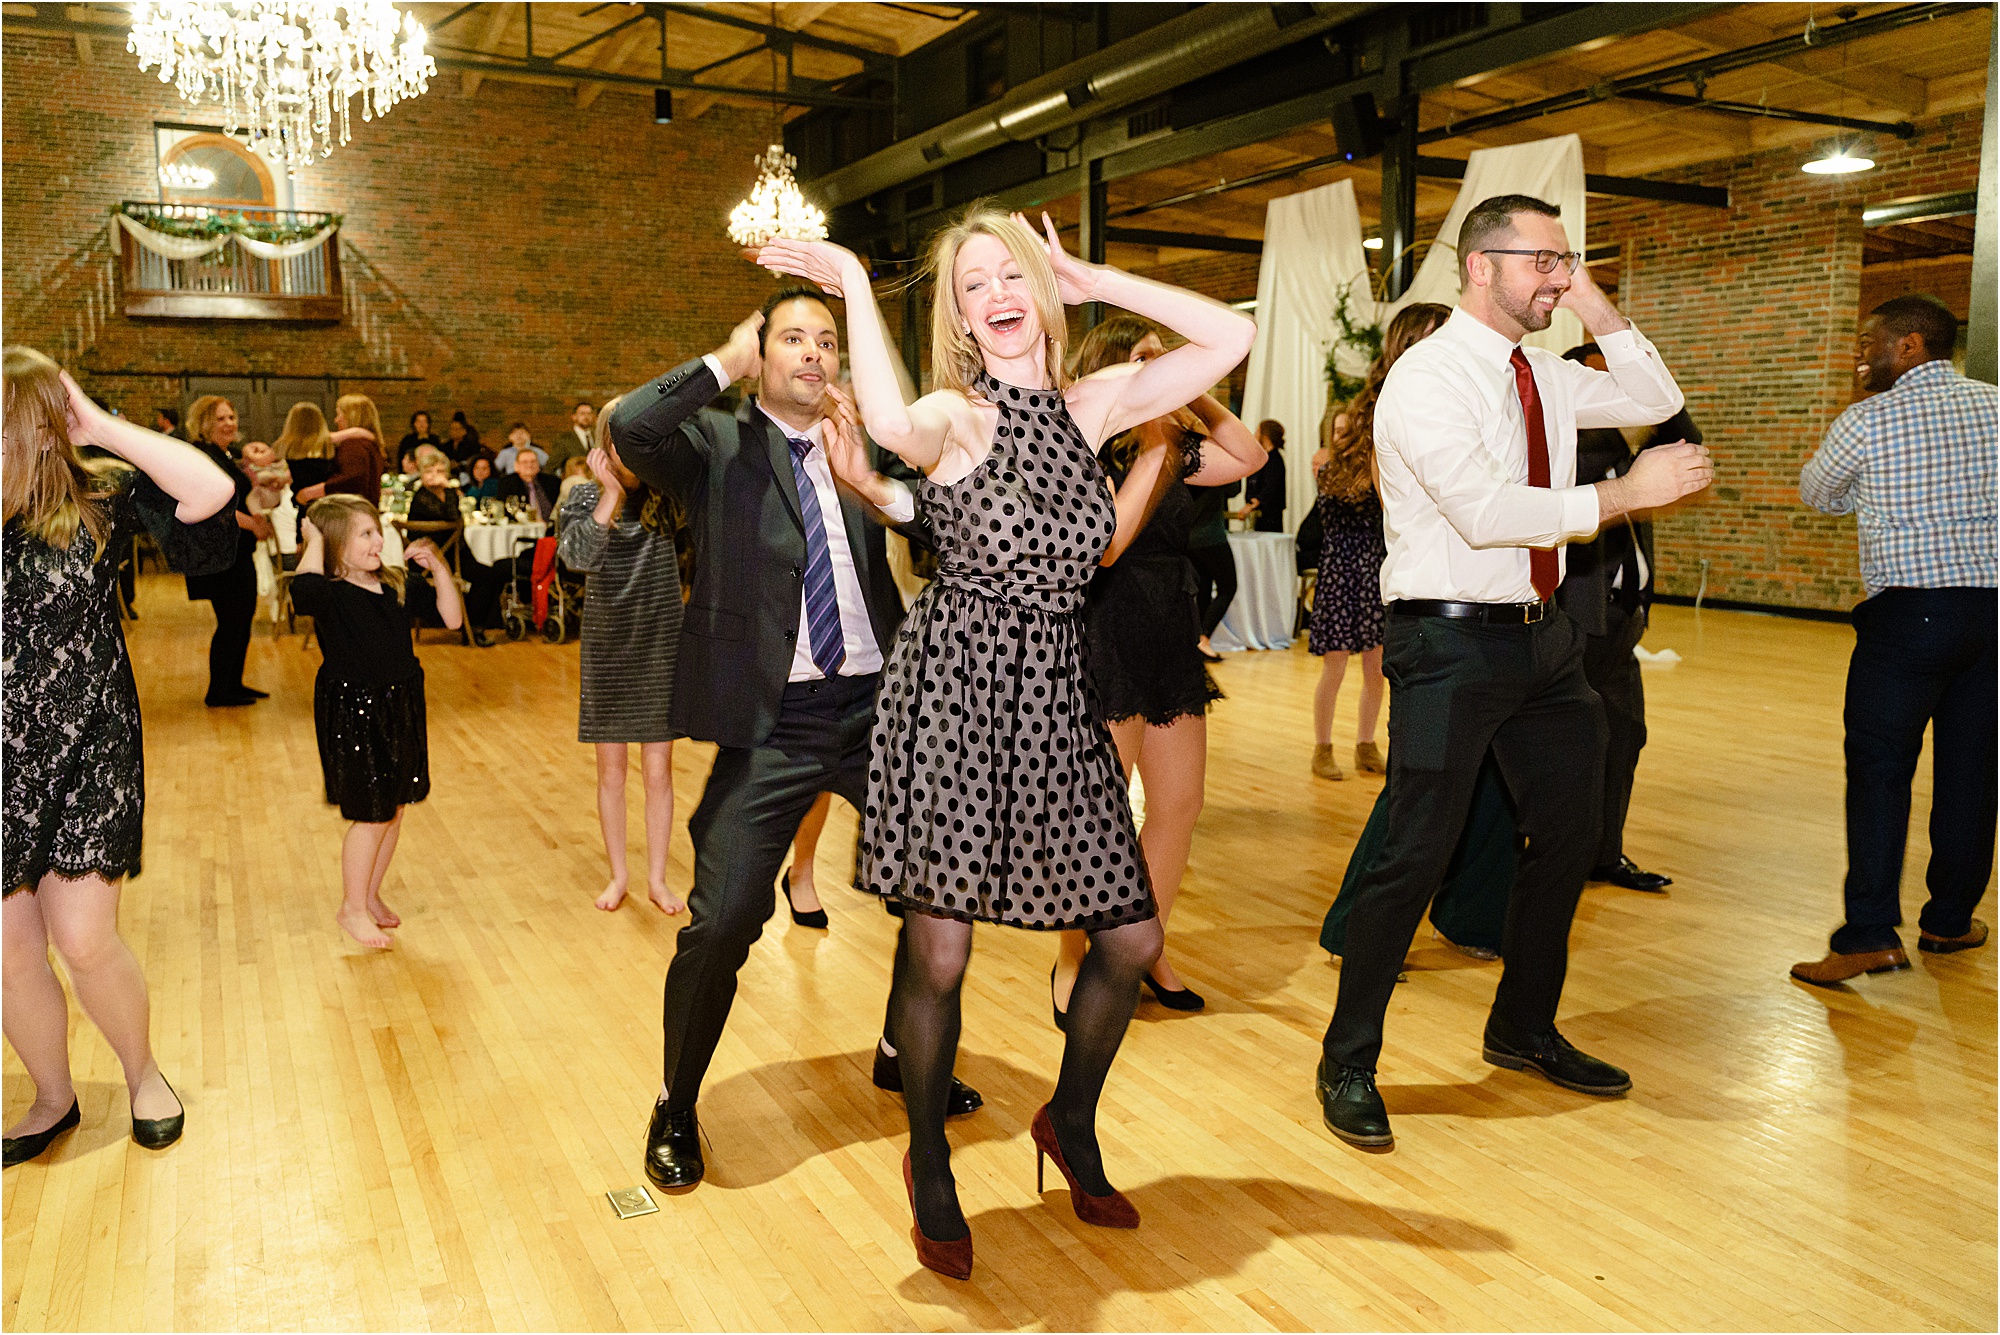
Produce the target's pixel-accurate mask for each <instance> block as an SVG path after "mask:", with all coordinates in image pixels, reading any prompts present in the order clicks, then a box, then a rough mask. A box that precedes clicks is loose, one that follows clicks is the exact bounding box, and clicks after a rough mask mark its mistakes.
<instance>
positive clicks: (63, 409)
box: [0, 344, 123, 557]
mask: <svg viewBox="0 0 2000 1335" xmlns="http://www.w3.org/2000/svg"><path fill="white" fill-rule="evenodd" d="M0 377H4V379H5V380H6V382H7V388H6V408H5V423H6V433H5V434H6V438H7V443H6V454H5V458H4V460H0V464H4V474H5V475H4V478H0V492H4V497H5V500H4V508H5V511H6V522H7V523H10V524H11V523H13V522H14V521H15V520H16V519H19V520H20V521H21V527H22V528H23V529H24V530H25V531H26V532H27V533H28V535H29V536H30V537H34V538H39V539H41V540H42V541H43V542H45V543H47V544H48V545H49V546H51V547H57V548H61V549H62V550H64V551H68V550H69V546H70V544H71V543H72V542H74V541H75V540H76V531H77V530H78V529H79V528H81V529H84V530H86V531H88V532H89V534H90V536H91V540H92V541H94V542H95V543H96V544H97V556H99V557H101V556H103V555H104V552H105V547H106V545H107V544H108V543H109V542H110V540H111V517H110V515H108V514H107V513H106V512H105V506H104V501H105V499H106V498H107V497H109V496H110V495H111V493H112V492H113V491H114V490H115V489H116V487H117V483H116V481H115V478H116V477H117V475H118V474H119V473H120V472H121V471H123V466H122V465H119V464H116V463H110V462H107V463H101V464H87V463H85V462H84V461H83V460H82V459H81V458H79V457H78V455H77V452H76V447H75V446H74V445H72V444H71V443H70V439H69V391H68V390H67V389H64V388H63V382H62V373H61V371H60V369H59V368H58V367H57V366H56V364H55V363H54V362H53V361H51V360H49V359H48V358H47V357H45V356H43V355H42V354H41V353H39V352H36V351H35V350H34V349H33V348H30V347H24V346H22V345H20V344H14V345H12V346H10V347H8V348H7V349H5V351H4V353H0Z"/></svg>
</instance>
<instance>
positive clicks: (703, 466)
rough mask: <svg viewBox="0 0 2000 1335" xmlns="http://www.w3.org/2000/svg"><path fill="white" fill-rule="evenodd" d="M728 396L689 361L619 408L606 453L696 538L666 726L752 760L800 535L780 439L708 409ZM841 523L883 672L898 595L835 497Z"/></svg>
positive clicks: (790, 600)
mask: <svg viewBox="0 0 2000 1335" xmlns="http://www.w3.org/2000/svg"><path fill="white" fill-rule="evenodd" d="M725 388H726V386H724V385H720V384H718V383H716V376H715V373H714V372H712V371H710V370H709V369H708V364H707V363H706V362H704V361H703V360H702V359H701V358H699V357H697V358H695V359H694V360H693V361H691V362H687V363H684V364H683V365H680V366H677V367H675V368H674V369H673V370H671V371H669V372H667V373H666V374H665V375H663V376H661V377H659V378H658V379H657V380H654V381H652V382H650V383H649V384H646V385H644V386H642V387H640V388H639V389H635V390H633V391H632V392H631V393H629V394H627V395H626V396H625V397H624V398H623V399H622V400H620V401H619V404H618V407H617V409H616V410H615V411H614V412H613V413H612V415H611V439H612V441H613V442H614V443H615V444H616V445H617V446H618V457H619V458H620V459H622V460H623V461H624V463H625V466H626V467H627V468H629V469H631V470H632V471H633V472H634V473H636V474H638V475H639V477H640V478H641V479H643V480H644V481H646V482H649V483H651V484H652V485H653V486H656V487H659V488H661V489H663V490H667V491H671V492H673V493H674V494H675V495H676V496H678V497H679V498H680V501H681V504H682V505H683V506H684V507H685V508H686V510H687V516H688V525H689V527H690V528H691V529H692V530H693V533H694V543H695V554H696V560H695V577H694V589H693V591H692V593H691V594H690V596H689V599H688V607H687V615H686V617H685V618H684V619H683V620H682V622H681V645H680V657H679V663H678V668H677V672H678V678H677V680H676V681H675V683H674V698H673V708H672V713H671V718H672V721H673V725H674V727H675V729H676V730H678V731H679V732H681V733H683V734H685V735H686V736H689V737H693V738H695V739H697V740H699V741H710V742H715V743H716V744H717V745H720V746H734V747H750V746H757V745H759V744H760V743H762V742H763V741H764V740H765V739H766V738H768V737H769V736H770V735H771V730H772V729H773V728H775V727H776V726H777V723H778V713H779V710H780V709H781V708H782V705H783V697H784V692H785V679H786V678H787V677H788V676H790V675H791V668H792V656H793V654H794V652H795V650H796V648H797V644H798V637H799V598H800V596H801V590H802V589H803V588H804V579H805V568H806V532H805V520H804V519H803V518H802V517H801V515H800V512H799V495H798V484H797V483H796V482H795V481H794V480H793V476H792V460H791V450H790V447H788V446H787V445H786V444H785V439H784V436H783V435H781V434H780V433H779V432H778V431H777V430H776V429H775V428H773V427H772V425H771V421H770V419H769V418H768V417H766V416H764V414H762V413H756V414H754V415H752V416H751V417H749V418H747V419H746V420H742V421H739V420H737V419H736V418H733V417H729V416H726V415H725V414H723V413H720V412H717V411H714V410H713V409H709V408H707V406H706V405H707V404H708V403H709V401H710V400H712V399H714V398H715V397H716V395H718V394H720V393H721V392H722V391H723V390H724V389H725ZM840 512H841V513H840V517H841V520H842V522H843V523H844V524H845V525H846V527H847V544H848V548H849V550H850V551H852V552H853V553H854V564H855V574H856V575H858V576H859V577H860V583H861V590H862V593H863V595H864V596H865V597H866V599H867V601H868V616H869V620H870V622H871V624H872V626H873V628H874V631H875V643H876V644H877V645H878V646H879V647H880V648H881V650H882V656H883V658H884V659H886V658H887V657H888V655H889V650H890V647H891V646H892V645H893V644H894V643H895V638H896V627H897V625H898V624H900V623H901V621H902V619H903V599H902V595H901V594H900V593H899V592H898V591H897V589H896V581H895V577H894V576H893V575H892V574H891V573H890V570H889V562H888V560H887V558H886V554H885V546H884V542H883V536H882V534H881V533H880V531H879V530H877V529H876V526H875V525H874V524H871V523H869V522H868V519H867V516H866V511H865V509H864V507H863V506H862V505H861V504H860V503H859V502H858V501H856V500H855V499H854V498H853V497H851V496H849V495H848V494H847V493H846V491H845V490H843V491H842V493H841V505H840ZM913 528H917V526H914V525H912V526H908V527H905V528H904V530H903V531H905V532H910V531H911V530H912V529H913ZM917 531H918V533H919V534H920V533H921V529H920V528H918V529H917Z"/></svg>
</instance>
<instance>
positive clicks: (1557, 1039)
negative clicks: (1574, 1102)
mask: <svg viewBox="0 0 2000 1335" xmlns="http://www.w3.org/2000/svg"><path fill="white" fill-rule="evenodd" d="M1484 1055H1485V1057H1486V1060H1487V1061H1489V1062H1491V1063H1492V1064H1493V1065H1495V1066H1504V1067H1506V1068H1507V1069H1508V1070H1510V1071H1534V1072H1537V1073H1538V1074H1540V1075H1543V1076H1545V1077H1547V1078H1548V1080H1549V1081H1550V1082H1551V1083H1553V1084H1558V1085H1561V1086H1562V1087H1563V1088H1564V1089H1573V1090H1575V1091H1576V1092H1577V1093H1579V1094H1596V1095H1600V1096H1608V1095H1612V1094H1623V1093H1624V1092H1625V1091H1626V1090H1628V1089H1630V1088H1632V1077H1631V1076H1629V1075H1627V1074H1626V1073H1625V1072H1623V1071H1621V1070H1619V1069H1618V1068H1617V1067H1616V1066H1613V1065H1612V1064H1611V1063H1610V1062H1606V1061H1599V1060H1598V1059H1597V1058H1595V1057H1593V1056H1591V1055H1590V1054H1589V1053H1586V1052H1580V1051H1578V1050H1577V1048H1576V1047H1575V1046H1574V1045H1573V1044H1571V1043H1570V1041H1569V1040H1568V1039H1566V1038H1564V1037H1563V1036H1562V1035H1561V1034H1559V1033H1557V1032H1556V1027H1555V1026H1554V1025H1550V1026H1549V1027H1548V1028H1547V1029H1544V1030H1543V1031H1542V1032H1541V1033H1539V1034H1535V1035H1532V1036H1530V1037H1529V1038H1526V1039H1522V1040H1517V1041H1510V1040H1508V1039H1506V1038H1504V1037H1502V1036H1500V1035H1497V1034H1495V1033H1494V1031H1493V1026H1492V1024H1490V1023H1489V1024H1488V1025H1487V1026H1486V1041H1485V1052H1484Z"/></svg>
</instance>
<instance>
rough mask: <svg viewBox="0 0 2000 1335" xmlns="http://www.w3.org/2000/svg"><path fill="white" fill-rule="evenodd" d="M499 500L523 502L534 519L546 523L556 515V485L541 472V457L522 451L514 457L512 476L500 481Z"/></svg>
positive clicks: (526, 450)
mask: <svg viewBox="0 0 2000 1335" xmlns="http://www.w3.org/2000/svg"><path fill="white" fill-rule="evenodd" d="M500 499H501V500H503V501H524V502H526V504H527V506H528V508H529V509H530V510H532V511H534V514H535V518H537V519H540V520H543V521H545V522H546V521H547V520H549V519H552V518H554V517H555V513H556V484H555V483H554V482H552V481H551V480H550V479H549V475H548V474H547V473H544V472H543V471H542V460H541V456H540V455H538V454H536V453H535V452H534V451H533V450H531V449H524V450H522V451H521V452H520V453H519V454H517V455H515V456H514V474H513V476H512V477H505V478H502V479H500Z"/></svg>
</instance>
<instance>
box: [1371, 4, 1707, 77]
mask: <svg viewBox="0 0 2000 1335" xmlns="http://www.w3.org/2000/svg"><path fill="white" fill-rule="evenodd" d="M1522 8H1524V9H1526V8H1528V7H1527V6H1522ZM1730 8H1734V6H1731V5H1721V4H1594V5H1585V6H1582V7H1581V8H1578V9H1570V10H1567V11H1565V12H1563V13H1561V14H1558V15H1556V16H1555V17H1554V18H1547V19H1540V20H1537V21H1533V22H1527V23H1523V24H1521V25H1519V26H1518V27H1514V28H1508V29H1505V30H1504V31H1501V32H1496V33H1491V34H1489V35H1485V36H1481V37H1477V38H1475V39H1473V40H1471V41H1468V42H1465V43H1464V44H1462V45H1459V46H1454V47H1450V48H1448V49H1446V50H1443V51H1437V52H1434V53H1431V54H1427V55H1420V56H1417V57H1415V58H1413V59H1412V60H1410V61H1409V62H1408V65H1407V69H1408V71H1409V91H1411V92H1413V93H1423V92H1428V91H1429V90H1431V89H1433V88H1445V87H1449V86H1451V85H1453V84H1457V83H1459V82H1461V81H1463V80H1466V79H1476V78H1479V77H1480V76H1482V75H1488V74H1498V73H1500V72H1502V71H1504V70H1509V69H1513V68H1515V67H1517V66H1520V65H1528V64H1532V63H1533V62H1535V61H1537V60H1546V59H1548V58H1549V57H1550V56H1559V55H1561V54H1562V53H1563V52H1565V51H1573V50H1575V49H1576V48H1577V47H1579V46H1583V45H1586V44H1588V43H1592V42H1602V41H1604V40H1605V39H1607V38H1612V37H1629V36H1631V35H1632V34H1634V33H1640V32H1652V31H1653V30H1654V29H1656V28H1671V27H1673V26H1674V25H1675V24H1679V23H1689V22H1692V21H1693V20H1695V19H1699V18H1705V17H1707V16H1708V15H1710V14H1713V13H1715V12H1716V11H1718V10H1723V9H1730Z"/></svg>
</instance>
